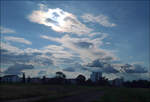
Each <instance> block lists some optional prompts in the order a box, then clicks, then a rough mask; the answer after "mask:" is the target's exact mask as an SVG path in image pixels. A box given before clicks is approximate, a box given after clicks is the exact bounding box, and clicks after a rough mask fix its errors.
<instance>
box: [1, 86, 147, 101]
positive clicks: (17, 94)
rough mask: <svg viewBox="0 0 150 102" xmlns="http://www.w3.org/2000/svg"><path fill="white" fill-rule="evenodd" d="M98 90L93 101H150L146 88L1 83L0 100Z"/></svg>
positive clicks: (52, 98) (47, 98)
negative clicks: (96, 97)
mask: <svg viewBox="0 0 150 102" xmlns="http://www.w3.org/2000/svg"><path fill="white" fill-rule="evenodd" d="M93 90H99V91H101V92H102V93H103V94H101V95H100V98H99V99H98V100H95V101H93V102H150V89H148V88H121V87H120V88H115V87H100V86H97V87H96V86H78V85H42V84H1V85H0V91H1V92H0V100H14V99H23V98H31V97H32V98H33V97H41V96H42V97H41V98H40V99H39V100H36V102H48V101H50V100H56V99H61V98H67V97H70V96H73V95H79V94H80V95H81V94H82V93H83V92H84V94H85V93H89V92H91V91H93Z"/></svg>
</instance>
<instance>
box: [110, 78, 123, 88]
mask: <svg viewBox="0 0 150 102" xmlns="http://www.w3.org/2000/svg"><path fill="white" fill-rule="evenodd" d="M123 82H124V79H123V78H116V79H114V80H110V81H109V83H110V85H113V86H122V85H123Z"/></svg>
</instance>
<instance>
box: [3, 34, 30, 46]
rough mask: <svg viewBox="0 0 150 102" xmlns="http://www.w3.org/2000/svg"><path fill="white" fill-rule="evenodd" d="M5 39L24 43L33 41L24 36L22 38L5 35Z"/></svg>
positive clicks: (28, 43)
mask: <svg viewBox="0 0 150 102" xmlns="http://www.w3.org/2000/svg"><path fill="white" fill-rule="evenodd" d="M4 39H5V40H7V41H12V42H18V43H23V44H27V45H31V44H32V42H30V41H28V40H26V39H24V38H21V37H13V36H5V37H4Z"/></svg>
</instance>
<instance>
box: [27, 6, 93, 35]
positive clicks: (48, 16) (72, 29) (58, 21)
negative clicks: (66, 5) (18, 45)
mask: <svg viewBox="0 0 150 102" xmlns="http://www.w3.org/2000/svg"><path fill="white" fill-rule="evenodd" d="M45 8H46V7H45V6H44V5H42V6H41V5H40V10H35V11H33V12H32V14H30V15H29V16H28V19H29V20H30V21H31V22H34V23H38V24H42V25H45V26H48V27H50V28H51V29H52V30H54V31H56V32H62V33H64V32H67V33H72V34H77V35H82V34H88V33H90V32H91V31H92V29H91V28H88V27H87V26H86V25H84V24H83V23H81V22H80V21H79V20H78V19H77V17H76V16H75V15H73V14H72V13H69V12H67V11H64V10H62V9H60V8H56V9H50V8H46V9H47V10H45Z"/></svg>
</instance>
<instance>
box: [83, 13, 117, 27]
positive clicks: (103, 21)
mask: <svg viewBox="0 0 150 102" xmlns="http://www.w3.org/2000/svg"><path fill="white" fill-rule="evenodd" d="M82 19H83V20H84V22H92V23H98V24H100V25H102V26H104V27H114V26H116V24H115V23H111V22H110V21H109V19H108V17H107V16H105V15H102V14H101V15H98V16H94V15H92V14H84V15H82Z"/></svg>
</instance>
